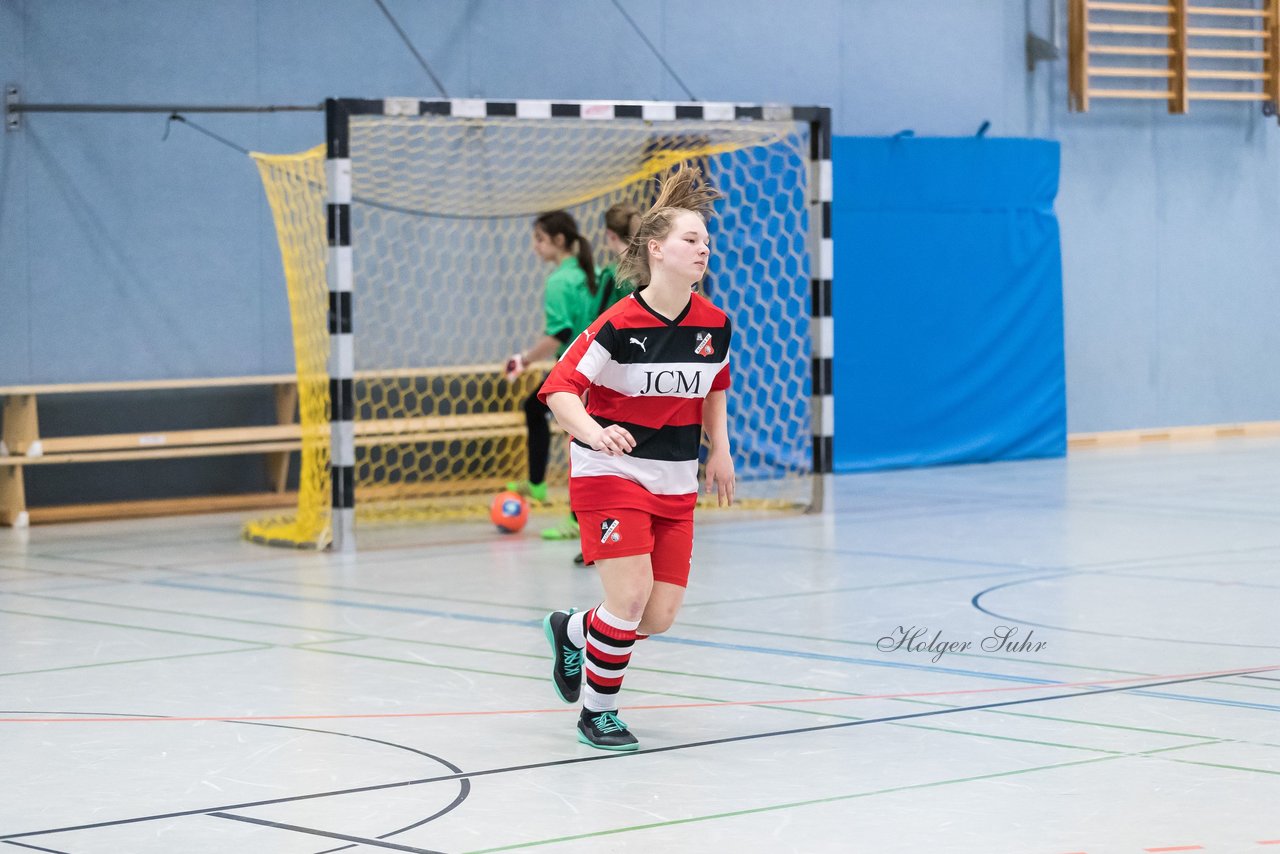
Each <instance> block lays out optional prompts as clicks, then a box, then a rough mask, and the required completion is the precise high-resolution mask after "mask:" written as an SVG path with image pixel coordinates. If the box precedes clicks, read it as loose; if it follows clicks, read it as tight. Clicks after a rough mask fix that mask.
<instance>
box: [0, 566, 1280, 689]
mask: <svg viewBox="0 0 1280 854" xmlns="http://www.w3.org/2000/svg"><path fill="white" fill-rule="evenodd" d="M140 583H141V584H145V585H152V586H159V587H173V588H179V589H196V590H203V591H207V592H215V593H224V594H229V595H242V596H255V597H261V598H267V599H283V600H286V601H301V602H315V603H320V604H329V605H337V606H346V607H354V608H361V609H366V610H379V611H392V612H397V613H411V614H419V615H424V616H436V617H444V618H446V619H459V620H471V621H476V622H483V623H488V624H497V625H515V626H521V627H525V628H528V627H536V625H537V621H529V620H517V619H512V618H506V617H486V616H482V615H477V614H466V613H462V612H448V611H435V610H433V609H425V608H413V607H408V606H396V605H382V604H375V603H365V602H357V601H353V600H343V599H336V600H335V599H321V598H316V597H307V596H293V595H289V594H283V593H272V592H268V591H258V590H238V589H235V588H223V587H215V586H211V585H196V584H188V583H186V582H170V581H146V582H140ZM1011 583H1012V582H1011ZM999 586H1000V585H997V587H999ZM991 589H996V588H991ZM979 595H980V594H979ZM0 613H3V611H2V610H0ZM15 613H22V612H15ZM30 616H40V615H30ZM51 619H61V620H68V621H71V622H77V621H78V622H88V623H94V622H101V621H92V620H77V619H75V618H68V617H51ZM102 624H104V625H113V626H119V625H120V624H116V623H102ZM139 628H141V627H139ZM142 630H145V631H157V632H171V630H165V629H142ZM171 633H173V634H183V633H182V632H171ZM209 637H212V636H209ZM218 639H220V640H233V641H237V642H240V643H253V642H252V641H243V640H239V639H234V638H218ZM652 640H655V641H660V642H662V643H678V644H684V645H690V646H700V647H707V648H714V649H728V650H733V651H738V652H751V653H756V654H763V655H782V656H789V657H795V658H803V659H809V660H817V661H832V662H837V663H842V664H861V665H865V666H871V667H888V668H898V669H906V670H913V671H918V672H931V673H943V674H947V675H960V676H973V677H978V678H984V679H995V680H999V681H1006V682H1020V683H1030V684H1035V685H1044V684H1053V680H1048V679H1039V678H1035V677H1028V676H1016V675H1012V674H1002V673H992V672H984V671H975V670H966V669H960V668H951V667H941V666H938V665H925V664H911V663H904V662H896V661H887V660H879V659H868V658H854V657H850V656H838V655H828V654H824V653H813V652H803V651H799V650H785V649H778V648H774V647H761V646H754V645H746V644H726V643H722V642H719V641H703V640H695V639H692V638H680V637H675V636H665V635H664V636H660V637H656V638H654V639H652ZM292 646H298V645H297V644H294V645H292ZM333 654H337V655H353V656H354V655H356V654H355V653H345V652H336V651H335V652H333ZM481 672H488V671H481ZM1151 696H1159V697H1160V698H1161V699H1172V700H1178V701H1183V702H1196V703H1207V704H1215V705H1230V706H1236V707H1242V708H1255V709H1260V710H1263V711H1272V710H1274V709H1275V707H1272V706H1267V705H1265V704H1248V703H1241V702H1239V701H1231V700H1218V699H1215V698H1208V697H1189V696H1181V695H1170V694H1160V695H1151Z"/></svg>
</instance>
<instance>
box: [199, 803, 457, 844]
mask: <svg viewBox="0 0 1280 854" xmlns="http://www.w3.org/2000/svg"><path fill="white" fill-rule="evenodd" d="M209 815H211V816H213V817H214V818H229V819H231V820H232V821H243V822H246V823H247V824H260V825H262V826H263V827H274V828H276V829H277V830H292V831H294V832H295V833H309V834H311V835H312V836H326V837H328V838H329V839H341V840H342V841H344V842H357V843H359V844H361V845H371V846H373V847H374V848H389V849H390V850H392V851H409V852H411V854H444V852H443V851H433V850H431V849H429V848H413V847H412V846H409V845H398V844H396V843H394V842H383V841H381V840H379V839H369V838H368V837H365V836H349V835H347V834H345V833H333V832H331V831H328V830H317V829H316V828H314V827H301V826H300V825H296V824H282V823H280V822H278V821H267V820H265V819H261V818H248V817H247V816H243V815H230V814H228V813H225V812H211V813H209Z"/></svg>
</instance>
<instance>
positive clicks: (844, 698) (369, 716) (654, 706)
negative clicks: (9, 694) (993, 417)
mask: <svg viewBox="0 0 1280 854" xmlns="http://www.w3.org/2000/svg"><path fill="white" fill-rule="evenodd" d="M334 654H336V655H345V654H346V653H341V652H335V653H334ZM1275 671H1280V664H1275V665H1271V666H1269V667H1250V668H1244V669H1236V670H1212V671H1203V672H1199V673H1181V674H1167V675H1163V676H1138V677H1130V678H1127V679H1100V680H1091V681H1086V682H1045V683H1041V684H1036V685H1005V686H1001V687H998V688H966V689H953V690H949V691H911V692H900V693H893V694H854V695H840V696H836V697H789V698H786V699H775V700H762V699H755V700H710V701H706V702H698V703H650V704H645V705H628V706H627V709H628V710H631V711H659V710H674V709H707V708H720V707H728V706H793V705H813V704H817V703H836V702H854V701H861V700H905V699H920V698H924V697H955V696H969V695H973V694H997V693H1008V692H1011V691H1035V690H1045V689H1049V690H1060V689H1063V688H1096V687H1098V686H1104V685H1123V684H1127V683H1131V682H1144V681H1147V680H1150V679H1153V678H1154V679H1161V680H1172V681H1163V682H1160V683H1158V684H1160V685H1168V684H1177V683H1181V682H1194V681H1199V680H1205V679H1222V678H1224V677H1227V676H1239V675H1241V674H1248V673H1269V672H1275ZM539 678H541V677H539ZM1146 687H1149V686H1142V685H1136V686H1134V687H1133V688H1132V689H1123V688H1122V689H1108V690H1139V689H1144V688H1146ZM1086 693H1089V692H1086ZM1144 695H1150V696H1161V695H1160V694H1159V693H1158V692H1146V691H1144ZM1170 697H1173V698H1177V695H1170ZM1242 705H1247V704H1242ZM1265 709H1266V710H1267V711H1276V712H1280V706H1269V707H1265ZM576 711H577V709H576V708H565V707H563V706H561V707H555V708H543V709H489V710H474V709H473V710H465V711H452V712H368V713H351V714H332V715H199V716H169V715H165V716H154V717H147V716H143V715H131V716H129V717H126V718H120V717H114V716H113V717H104V718H86V717H74V718H61V717H55V718H0V724H17V723H28V724H32V723H38V724H51V723H61V724H66V723H94V724H98V723H203V722H213V721H217V722H222V723H239V722H249V721H325V720H387V719H396V718H484V717H502V716H508V715H544V714H567V713H568V712H576Z"/></svg>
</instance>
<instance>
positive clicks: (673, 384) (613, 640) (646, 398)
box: [539, 167, 734, 750]
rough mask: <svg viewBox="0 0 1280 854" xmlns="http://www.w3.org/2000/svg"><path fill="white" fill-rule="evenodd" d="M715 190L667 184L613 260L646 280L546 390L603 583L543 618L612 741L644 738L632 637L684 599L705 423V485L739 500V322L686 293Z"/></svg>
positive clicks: (594, 740) (596, 736)
mask: <svg viewBox="0 0 1280 854" xmlns="http://www.w3.org/2000/svg"><path fill="white" fill-rule="evenodd" d="M716 198H719V193H717V192H716V191H715V190H713V189H711V188H710V187H708V186H707V185H706V184H705V183H704V182H703V180H702V176H701V173H700V171H699V170H697V169H694V168H688V167H686V168H682V169H680V170H679V171H677V172H675V173H674V174H672V175H669V176H668V177H667V178H666V180H664V181H663V182H662V187H661V191H660V193H659V195H658V200H657V202H656V203H655V204H654V206H653V208H652V209H650V210H649V212H648V213H646V214H645V215H644V216H643V218H642V219H641V222H640V227H639V229H638V230H637V232H636V234H635V236H634V237H633V238H632V240H631V242H630V244H629V245H628V246H627V249H626V252H625V253H624V254H623V256H622V260H621V261H620V262H619V266H618V277H619V278H622V279H629V280H631V281H632V282H635V283H636V285H637V287H638V290H637V291H636V292H635V293H633V294H631V295H630V296H628V297H626V298H625V299H623V300H621V301H620V302H618V303H617V304H616V305H614V306H613V307H612V308H610V309H609V310H608V311H606V312H605V313H604V314H603V315H601V316H600V317H599V318H598V319H597V320H596V321H595V322H594V323H592V324H591V326H590V327H588V328H587V330H586V331H585V332H583V333H582V334H581V335H580V336H578V338H577V340H576V341H574V343H573V345H572V346H571V347H570V348H569V349H568V350H567V351H566V352H565V354H564V356H563V357H561V359H560V361H559V362H558V363H557V364H556V367H555V369H554V370H552V372H551V374H550V376H548V377H547V380H546V382H545V383H543V385H542V389H541V391H540V392H539V397H540V399H542V400H544V401H545V402H546V404H547V405H548V406H549V407H550V409H551V411H552V413H553V414H554V415H555V417H556V420H557V421H558V422H559V423H560V426H562V427H563V428H564V429H565V430H566V431H567V432H568V433H569V434H570V435H571V436H572V437H573V439H572V443H571V445H570V449H569V461H570V476H569V500H570V503H571V505H572V506H573V509H574V510H575V511H576V512H577V514H578V521H579V522H580V524H581V541H582V551H583V555H584V557H585V558H586V560H587V561H589V562H594V563H595V565H596V568H597V570H598V571H599V574H600V580H601V583H602V585H603V587H604V602H602V603H601V604H599V605H597V606H596V607H595V608H593V609H591V610H589V611H587V612H585V613H575V612H574V611H573V610H572V609H571V610H569V611H555V612H553V613H551V614H549V615H547V618H546V619H545V620H544V621H543V629H544V632H545V634H546V636H547V640H548V641H549V642H550V644H551V647H552V651H553V655H554V656H555V663H554V665H553V669H552V678H553V682H554V684H555V688H556V691H557V693H558V694H559V695H560V697H561V699H563V700H564V701H565V702H570V703H572V702H577V700H578V697H579V694H581V696H582V701H583V709H582V713H581V715H580V716H579V719H578V739H579V741H582V742H583V743H585V744H589V745H592V746H593V747H599V748H603V749H606V750H634V749H636V747H637V746H638V742H637V741H636V738H635V736H634V735H632V734H631V732H630V731H628V729H627V726H626V724H624V723H623V722H622V721H621V720H620V719H619V718H618V716H617V709H618V705H617V699H618V692H619V689H620V688H621V686H622V680H623V677H624V675H625V673H626V669H627V663H628V662H629V661H630V658H631V648H632V646H633V645H634V643H635V640H636V638H637V636H640V637H645V636H648V635H650V634H654V633H656V632H662V631H666V630H667V628H669V627H670V626H671V623H672V621H673V620H674V619H675V616H676V613H677V612H678V611H679V610H680V605H681V603H682V602H683V601H684V591H685V586H686V584H687V583H688V578H689V561H690V556H691V554H692V551H693V508H694V504H695V502H696V500H697V494H698V451H699V447H700V445H701V440H702V435H703V433H704V432H705V433H706V435H707V436H708V438H709V439H710V441H711V448H710V451H709V453H708V456H707V464H706V483H707V491H708V492H712V491H714V492H716V493H717V496H718V501H719V503H720V504H722V505H723V504H726V503H729V504H731V503H732V502H733V493H734V472H733V460H732V458H731V457H730V454H729V435H728V424H727V416H726V407H725V391H726V389H728V387H729V343H730V340H731V336H732V329H731V326H730V324H729V319H728V317H726V316H725V314H724V312H722V311H721V310H720V309H718V308H716V307H715V306H714V305H712V304H711V303H710V302H709V301H708V300H707V299H706V298H704V297H703V296H701V295H700V294H697V293H693V291H692V289H693V288H694V287H695V286H696V285H697V284H698V282H699V281H701V279H702V277H703V275H704V274H705V273H706V270H707V260H708V257H709V255H710V247H709V245H708V238H707V226H706V217H707V216H708V215H709V214H710V213H711V203H712V201H714V200H715V199H716ZM584 395H585V396H586V404H585V405H584V404H583V396H584ZM584 670H585V676H586V687H585V690H583V686H582V680H583V675H584Z"/></svg>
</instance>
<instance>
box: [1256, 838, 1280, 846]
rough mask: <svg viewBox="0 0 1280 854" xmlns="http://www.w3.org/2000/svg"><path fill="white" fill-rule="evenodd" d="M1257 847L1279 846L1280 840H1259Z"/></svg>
mask: <svg viewBox="0 0 1280 854" xmlns="http://www.w3.org/2000/svg"><path fill="white" fill-rule="evenodd" d="M1258 844H1259V845H1280V839H1259V840H1258Z"/></svg>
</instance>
